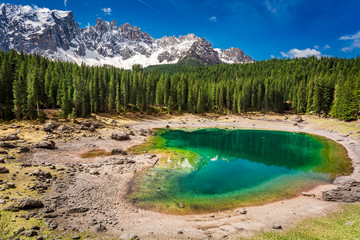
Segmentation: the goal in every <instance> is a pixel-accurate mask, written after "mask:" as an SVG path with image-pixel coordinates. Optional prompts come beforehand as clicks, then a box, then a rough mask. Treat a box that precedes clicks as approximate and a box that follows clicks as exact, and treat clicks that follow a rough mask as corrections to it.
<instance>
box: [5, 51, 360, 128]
mask: <svg viewBox="0 0 360 240" xmlns="http://www.w3.org/2000/svg"><path fill="white" fill-rule="evenodd" d="M49 108H51V109H52V108H61V111H60V112H59V116H60V117H64V118H67V117H69V116H72V117H87V116H89V115H90V114H92V113H114V114H116V113H118V114H124V113H126V112H130V111H131V112H140V113H146V114H153V113H157V112H159V111H167V112H168V113H170V114H171V113H185V112H187V113H197V114H200V113H219V114H227V113H234V114H238V113H244V112H264V113H266V112H277V113H282V112H284V111H292V112H294V113H298V114H317V115H322V116H329V117H332V118H336V119H340V120H345V121H350V120H355V119H358V118H359V117H360V57H357V58H356V59H355V58H352V59H343V58H337V57H322V58H320V59H318V58H316V57H309V58H299V59H271V60H267V61H259V62H256V63H251V64H221V65H212V66H206V67H205V66H186V65H162V66H154V67H149V68H146V69H142V67H141V66H140V65H134V66H133V68H132V70H131V71H130V70H124V69H118V68H114V67H111V66H97V67H89V66H86V65H81V66H79V65H76V64H74V63H69V62H61V61H51V60H49V59H47V58H43V57H40V56H38V55H27V54H24V53H22V52H21V53H17V52H15V51H14V50H11V51H10V52H0V118H1V119H15V118H16V119H35V118H37V117H39V116H40V115H42V114H43V112H42V110H43V109H49Z"/></svg>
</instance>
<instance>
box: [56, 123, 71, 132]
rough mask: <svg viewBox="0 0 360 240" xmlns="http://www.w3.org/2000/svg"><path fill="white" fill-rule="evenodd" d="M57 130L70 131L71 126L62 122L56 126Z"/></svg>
mask: <svg viewBox="0 0 360 240" xmlns="http://www.w3.org/2000/svg"><path fill="white" fill-rule="evenodd" d="M57 130H58V131H60V132H65V131H70V130H71V127H69V126H68V125H65V124H62V125H60V126H59V127H58V129H57Z"/></svg>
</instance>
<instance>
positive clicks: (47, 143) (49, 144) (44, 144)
mask: <svg viewBox="0 0 360 240" xmlns="http://www.w3.org/2000/svg"><path fill="white" fill-rule="evenodd" d="M35 147H36V148H44V149H50V150H54V149H55V142H54V141H52V140H50V141H42V142H39V143H38V144H36V145H35Z"/></svg>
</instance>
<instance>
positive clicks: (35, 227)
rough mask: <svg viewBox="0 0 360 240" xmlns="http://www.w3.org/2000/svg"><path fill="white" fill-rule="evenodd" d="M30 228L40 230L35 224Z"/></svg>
mask: <svg viewBox="0 0 360 240" xmlns="http://www.w3.org/2000/svg"><path fill="white" fill-rule="evenodd" d="M31 230H40V227H39V226H37V225H35V226H32V227H31Z"/></svg>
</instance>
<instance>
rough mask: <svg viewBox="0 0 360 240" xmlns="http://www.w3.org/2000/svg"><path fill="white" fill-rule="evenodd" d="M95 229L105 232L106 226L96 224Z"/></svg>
mask: <svg viewBox="0 0 360 240" xmlns="http://www.w3.org/2000/svg"><path fill="white" fill-rule="evenodd" d="M95 231H96V232H106V231H107V229H106V227H105V226H104V225H102V224H99V226H97V227H96V228H95Z"/></svg>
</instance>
